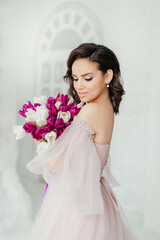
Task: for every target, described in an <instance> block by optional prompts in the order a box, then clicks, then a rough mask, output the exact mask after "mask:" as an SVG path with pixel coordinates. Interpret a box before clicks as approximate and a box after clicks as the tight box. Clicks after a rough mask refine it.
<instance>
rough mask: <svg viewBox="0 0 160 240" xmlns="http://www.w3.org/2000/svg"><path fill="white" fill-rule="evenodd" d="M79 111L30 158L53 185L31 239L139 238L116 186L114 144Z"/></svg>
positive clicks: (33, 169)
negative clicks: (99, 138) (99, 137)
mask: <svg viewBox="0 0 160 240" xmlns="http://www.w3.org/2000/svg"><path fill="white" fill-rule="evenodd" d="M94 134H95V133H94V131H93V130H92V128H91V127H90V126H89V125H88V124H87V123H86V122H84V121H83V120H82V119H80V118H79V117H78V116H75V117H74V119H73V121H72V123H71V124H70V125H69V126H68V127H67V128H66V129H65V130H64V131H63V133H62V134H61V135H60V136H59V138H58V139H57V140H56V141H55V144H54V145H53V147H51V148H50V149H48V150H47V151H46V152H45V153H42V154H41V155H39V156H38V155H37V156H36V157H35V158H34V159H32V160H31V161H30V162H28V163H27V169H28V170H29V171H30V172H32V173H34V174H40V175H42V177H43V178H44V180H45V181H46V183H48V189H47V191H46V193H45V197H44V198H43V200H42V205H41V207H40V209H39V211H38V214H37V216H36V218H35V221H34V224H33V226H32V228H31V231H30V233H29V235H28V236H27V239H26V240H137V238H136V237H135V235H134V234H133V232H132V230H131V228H130V226H129V223H128V220H127V218H126V216H125V214H124V212H123V209H122V207H121V205H120V203H119V201H118V200H117V198H116V196H115V194H114V192H113V190H112V187H115V186H119V183H118V182H117V180H116V179H115V177H114V176H113V175H112V173H111V167H110V155H109V152H110V145H109V144H97V143H94V142H93V138H94Z"/></svg>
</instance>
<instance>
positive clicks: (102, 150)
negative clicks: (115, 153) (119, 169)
mask: <svg viewBox="0 0 160 240" xmlns="http://www.w3.org/2000/svg"><path fill="white" fill-rule="evenodd" d="M73 121H74V122H76V123H77V124H79V125H81V126H82V127H83V128H84V129H85V130H86V131H88V133H89V134H90V136H91V139H92V141H93V138H94V135H95V132H94V131H93V129H92V128H91V127H90V126H89V125H88V124H87V123H86V122H84V121H83V120H82V119H80V118H79V117H77V116H75V117H74V120H73ZM93 143H94V145H95V147H96V150H97V153H98V155H99V158H100V160H101V171H103V168H104V167H105V165H106V163H107V160H108V156H109V151H110V146H111V145H110V144H100V143H95V142H94V141H93Z"/></svg>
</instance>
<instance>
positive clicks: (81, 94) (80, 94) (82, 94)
mask: <svg viewBox="0 0 160 240" xmlns="http://www.w3.org/2000/svg"><path fill="white" fill-rule="evenodd" d="M78 94H79V96H80V97H83V96H84V95H86V94H87V92H84V93H78Z"/></svg>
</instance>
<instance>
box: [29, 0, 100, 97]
mask: <svg viewBox="0 0 160 240" xmlns="http://www.w3.org/2000/svg"><path fill="white" fill-rule="evenodd" d="M103 39H104V37H103V31H102V27H101V24H100V23H99V20H98V18H97V16H96V15H95V13H94V12H93V11H92V9H91V8H90V7H88V6H87V5H85V4H82V3H74V2H67V3H63V4H60V5H58V6H56V7H55V9H53V11H51V13H50V14H49V15H48V18H47V19H46V20H45V21H44V24H43V26H42V27H41V29H40V32H39V35H38V39H37V41H36V48H35V78H34V79H35V81H34V89H35V95H36V96H39V95H40V94H42V95H46V96H47V97H48V96H51V95H52V96H55V95H56V94H57V93H58V92H64V91H65V84H64V81H63V78H62V77H63V75H64V74H65V72H66V60H67V57H68V55H69V53H70V51H71V50H72V49H73V48H74V47H77V46H78V45H79V44H81V43H83V42H95V43H96V42H97V43H102V42H103ZM67 87H68V86H66V88H67Z"/></svg>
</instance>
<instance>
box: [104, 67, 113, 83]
mask: <svg viewBox="0 0 160 240" xmlns="http://www.w3.org/2000/svg"><path fill="white" fill-rule="evenodd" d="M112 78H113V70H112V69H108V70H107V72H106V73H105V83H106V84H109V83H110V81H111V80H112Z"/></svg>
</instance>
